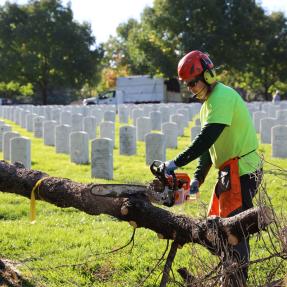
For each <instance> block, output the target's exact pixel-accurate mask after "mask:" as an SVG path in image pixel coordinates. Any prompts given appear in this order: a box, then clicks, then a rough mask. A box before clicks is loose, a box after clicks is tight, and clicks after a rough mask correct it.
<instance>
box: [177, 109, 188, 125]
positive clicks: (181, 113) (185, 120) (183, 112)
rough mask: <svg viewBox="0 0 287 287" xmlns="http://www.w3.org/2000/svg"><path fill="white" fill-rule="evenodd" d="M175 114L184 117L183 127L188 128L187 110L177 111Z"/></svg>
mask: <svg viewBox="0 0 287 287" xmlns="http://www.w3.org/2000/svg"><path fill="white" fill-rule="evenodd" d="M176 113H177V114H180V115H183V116H184V127H185V128H186V127H188V122H189V110H188V109H178V110H177V112H176Z"/></svg>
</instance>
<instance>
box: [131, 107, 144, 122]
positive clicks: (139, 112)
mask: <svg viewBox="0 0 287 287" xmlns="http://www.w3.org/2000/svg"><path fill="white" fill-rule="evenodd" d="M143 115H144V111H143V109H133V110H132V119H133V125H134V126H136V125H137V119H138V118H139V117H142V116H143Z"/></svg>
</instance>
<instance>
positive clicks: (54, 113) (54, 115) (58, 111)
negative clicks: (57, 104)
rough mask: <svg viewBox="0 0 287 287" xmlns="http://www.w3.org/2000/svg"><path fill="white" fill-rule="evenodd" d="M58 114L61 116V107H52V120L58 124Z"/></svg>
mask: <svg viewBox="0 0 287 287" xmlns="http://www.w3.org/2000/svg"><path fill="white" fill-rule="evenodd" d="M60 116H61V109H58V108H56V109H53V110H52V120H53V121H56V122H57V123H58V124H60Z"/></svg>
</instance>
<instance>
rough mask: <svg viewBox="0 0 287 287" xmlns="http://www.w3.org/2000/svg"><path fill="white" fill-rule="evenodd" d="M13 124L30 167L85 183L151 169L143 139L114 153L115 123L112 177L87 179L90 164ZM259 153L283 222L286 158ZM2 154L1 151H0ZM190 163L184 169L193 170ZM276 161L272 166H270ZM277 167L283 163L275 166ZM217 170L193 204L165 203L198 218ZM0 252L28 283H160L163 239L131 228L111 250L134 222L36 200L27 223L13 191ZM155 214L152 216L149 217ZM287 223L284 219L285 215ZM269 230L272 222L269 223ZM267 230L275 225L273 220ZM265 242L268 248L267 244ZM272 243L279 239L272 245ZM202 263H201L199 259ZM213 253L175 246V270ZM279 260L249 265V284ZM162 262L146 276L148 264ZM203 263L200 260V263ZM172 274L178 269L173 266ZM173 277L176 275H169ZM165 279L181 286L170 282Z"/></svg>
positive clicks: (139, 177) (25, 207)
mask: <svg viewBox="0 0 287 287" xmlns="http://www.w3.org/2000/svg"><path fill="white" fill-rule="evenodd" d="M5 122H6V123H8V124H10V125H12V128H13V131H18V132H19V133H20V134H21V135H22V136H26V137H29V138H30V139H31V141H32V169H36V170H41V171H44V172H46V173H48V174H49V175H51V176H57V177H64V178H70V179H72V180H74V181H78V182H82V183H88V182H96V183H107V182H109V183H139V184H146V183H148V182H150V181H152V179H153V176H152V174H151V173H150V171H149V167H148V166H147V165H146V164H145V156H144V154H145V145H144V143H143V142H138V143H137V155H136V156H132V157H128V156H122V155H119V142H118V139H119V136H118V130H119V127H120V126H121V125H120V124H119V123H116V143H115V149H114V180H112V181H107V180H102V179H94V178H91V176H90V174H91V170H90V166H89V165H76V164H73V163H71V162H70V159H69V156H68V155H65V154H56V153H55V149H54V147H48V146H44V144H43V140H42V139H36V138H34V137H33V134H32V133H29V132H27V131H26V130H24V129H22V128H20V127H19V126H17V125H15V124H14V123H12V122H11V121H7V120H5ZM193 124H194V122H191V123H190V126H189V127H188V128H186V129H185V133H184V136H183V137H181V138H179V141H178V149H177V150H172V149H168V150H167V159H172V158H173V157H174V156H175V155H176V154H177V153H178V152H179V151H181V150H183V149H184V148H185V147H187V146H188V145H189V143H190V128H191V127H192V126H193ZM260 152H261V153H262V154H263V155H264V158H265V160H266V162H265V164H264V184H266V189H267V191H268V195H269V198H268V199H266V201H267V202H269V199H270V201H271V203H272V205H273V208H274V210H275V212H276V214H277V215H278V216H280V218H279V220H280V222H282V220H283V219H281V217H282V216H284V215H285V216H286V207H287V193H286V191H285V190H286V186H287V181H286V174H287V173H286V169H287V160H282V159H274V158H271V147H270V145H261V146H260ZM1 158H3V155H2V154H1ZM195 165H196V163H195V162H194V163H191V164H189V165H188V166H186V167H185V168H183V169H182V170H183V171H185V172H188V173H189V174H190V175H192V174H193V170H194V168H195ZM274 165H275V166H274ZM278 167H281V169H279V168H278ZM215 181H216V171H215V170H214V169H212V170H211V171H210V173H209V175H208V178H207V180H206V182H205V183H204V185H203V186H202V188H201V196H200V200H199V201H197V202H194V203H189V204H185V205H180V206H175V207H172V208H170V210H171V211H172V212H174V213H178V214H180V213H181V214H185V215H188V216H190V217H196V218H198V217H203V216H204V215H205V212H206V206H207V204H208V201H209V198H210V195H211V191H212V189H213V185H214V183H215ZM0 219H1V220H0V230H1V236H0V241H1V244H0V257H2V258H9V259H10V260H13V261H15V262H17V263H19V265H18V269H19V270H21V272H22V274H23V275H24V277H25V278H26V279H28V280H29V282H30V283H31V284H30V285H27V286H101V287H104V286H109V287H111V286H118V287H120V286H121V287H123V286H149V287H151V286H158V285H159V278H160V275H161V274H160V273H161V270H162V265H163V263H162V262H161V263H160V262H159V259H160V258H161V257H162V255H163V253H164V251H165V249H166V246H167V242H166V241H165V240H159V239H158V237H157V235H156V234H155V233H154V232H152V231H150V230H147V229H143V228H141V229H137V230H136V233H135V238H134V242H133V243H134V244H130V245H129V246H127V247H126V248H124V249H121V250H120V251H117V252H115V251H114V250H115V249H117V248H120V247H121V246H123V245H125V244H126V243H127V242H128V241H129V240H130V238H131V236H132V234H133V228H132V227H131V226H130V225H129V224H128V223H126V222H120V221H118V220H117V219H114V218H111V217H109V216H105V215H100V216H90V215H87V214H85V213H84V212H80V211H77V210H75V209H72V208H68V209H60V208H57V207H55V206H53V205H51V204H48V203H45V202H40V201H38V202H37V221H36V223H35V224H30V222H29V200H28V199H26V198H22V197H20V196H16V195H13V194H4V193H0ZM155 220H156V218H155ZM285 223H286V221H285ZM270 230H271V229H270ZM272 230H275V231H276V227H275V225H272ZM268 234H269V233H267V232H262V233H261V234H260V236H254V237H253V238H252V240H251V248H252V254H251V256H252V258H251V259H252V260H255V259H257V258H260V257H264V256H267V255H268V254H269V253H268V249H271V248H272V244H271V239H270V238H269V236H268ZM266 246H267V247H268V249H267V248H266ZM275 247H276V248H278V242H276V243H275V246H274V248H275ZM203 262H204V263H203ZM217 262H218V259H217V258H215V257H213V256H211V255H209V253H208V252H207V251H206V250H204V249H203V248H202V247H199V246H195V245H191V244H189V245H186V246H184V247H183V248H182V249H181V250H179V251H178V254H177V257H176V260H175V262H174V270H176V269H177V268H178V267H187V268H188V269H189V270H191V271H192V272H193V274H195V275H197V274H199V275H201V274H202V272H207V271H208V268H209V266H213V264H217ZM277 262H278V260H277V259H276V258H275V259H272V260H268V261H265V262H264V263H261V264H254V265H252V266H251V268H250V274H251V276H250V286H254V284H255V283H254V282H258V280H262V282H263V281H264V278H265V277H266V276H267V275H268V273H269V270H271V269H272V267H273V266H275V265H276V263H277ZM158 263H159V264H160V265H159V267H158V268H156V269H155V272H153V273H152V275H151V276H148V275H149V273H150V271H151V270H152V269H153V267H154V266H155V265H157V264H158ZM203 265H204V266H205V267H202V266H203ZM285 268H286V264H285V265H282V266H281V267H280V268H279V269H278V270H277V272H276V273H275V274H274V275H273V277H274V278H279V277H280V276H281V277H282V275H283V274H286V269H287V268H286V269H285ZM175 273H176V272H175ZM146 277H148V278H146ZM175 277H176V280H180V279H179V277H178V276H177V275H176V274H175ZM168 286H179V285H178V284H177V283H170V284H169V285H168Z"/></svg>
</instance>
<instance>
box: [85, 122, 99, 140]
mask: <svg viewBox="0 0 287 287" xmlns="http://www.w3.org/2000/svg"><path fill="white" fill-rule="evenodd" d="M83 124H84V131H85V132H86V133H88V135H89V139H90V140H91V139H95V138H96V133H97V123H96V118H95V117H93V116H89V117H85V118H84V121H83Z"/></svg>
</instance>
